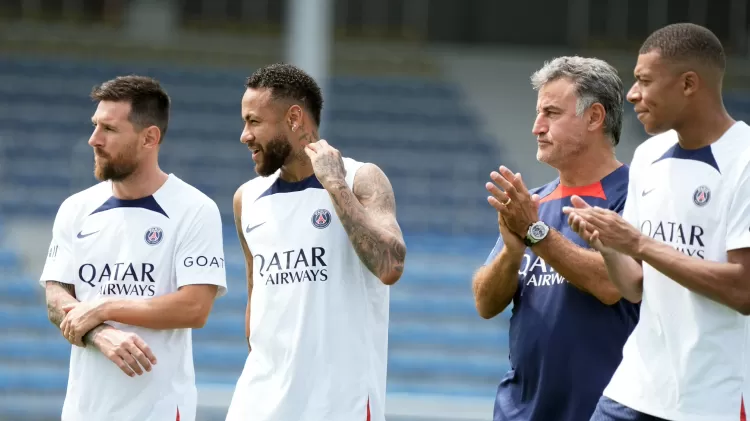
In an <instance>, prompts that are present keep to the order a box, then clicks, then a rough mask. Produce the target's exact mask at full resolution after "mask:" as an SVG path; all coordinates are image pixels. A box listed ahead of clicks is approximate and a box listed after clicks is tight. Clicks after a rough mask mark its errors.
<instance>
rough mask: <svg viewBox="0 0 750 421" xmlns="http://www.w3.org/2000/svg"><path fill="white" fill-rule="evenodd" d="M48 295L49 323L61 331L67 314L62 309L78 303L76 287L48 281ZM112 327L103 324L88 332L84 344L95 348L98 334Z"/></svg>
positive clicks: (84, 337)
mask: <svg viewBox="0 0 750 421" xmlns="http://www.w3.org/2000/svg"><path fill="white" fill-rule="evenodd" d="M46 295H47V316H48V317H49V321H50V322H52V324H53V325H55V327H57V328H58V329H59V328H60V323H62V321H63V319H64V318H65V312H64V311H63V309H62V308H63V306H65V305H67V304H70V303H75V302H77V301H78V300H77V299H76V288H75V285H71V284H66V283H63V282H54V281H47V290H46ZM110 327H111V326H109V325H107V324H105V323H102V324H100V325H99V326H97V327H95V328H93V329H91V330H90V331H88V333H86V334H85V335H83V343H85V344H86V345H91V346H94V337H95V336H96V334H97V333H99V332H101V331H102V330H104V329H108V328H110Z"/></svg>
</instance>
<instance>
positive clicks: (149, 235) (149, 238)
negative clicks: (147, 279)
mask: <svg viewBox="0 0 750 421" xmlns="http://www.w3.org/2000/svg"><path fill="white" fill-rule="evenodd" d="M162 238H164V232H163V231H162V230H161V228H159V227H152V228H149V229H148V230H147V231H146V235H145V236H144V239H145V240H146V244H148V245H151V246H155V245H157V244H159V243H161V240H162Z"/></svg>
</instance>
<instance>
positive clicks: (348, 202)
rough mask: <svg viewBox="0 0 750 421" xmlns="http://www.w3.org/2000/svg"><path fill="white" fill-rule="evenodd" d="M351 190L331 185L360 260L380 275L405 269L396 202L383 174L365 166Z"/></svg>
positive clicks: (337, 211) (399, 273)
mask: <svg viewBox="0 0 750 421" xmlns="http://www.w3.org/2000/svg"><path fill="white" fill-rule="evenodd" d="M357 176H358V178H357V182H356V183H355V185H354V191H352V190H351V189H349V186H347V185H346V183H343V184H339V185H337V186H335V188H333V189H332V190H333V191H332V192H331V196H332V199H333V204H334V207H335V209H336V214H337V215H338V217H339V219H340V220H341V223H342V225H343V226H344V229H345V230H346V233H347V234H348V235H349V239H350V240H351V243H352V246H353V247H354V250H355V251H356V252H357V255H358V256H359V258H360V260H362V263H364V265H365V266H366V267H367V268H368V269H369V270H370V271H371V272H372V273H373V274H375V275H376V276H378V277H379V278H381V279H382V278H383V277H384V276H387V275H388V274H392V273H393V272H396V273H397V274H398V275H399V276H400V275H401V273H403V271H404V260H405V258H406V246H405V245H404V240H403V236H402V234H401V229H400V228H399V226H398V223H397V222H396V201H395V198H394V196H393V190H392V189H391V185H390V183H389V182H388V179H387V178H386V176H385V174H383V172H382V171H381V170H380V169H379V168H377V167H376V166H374V165H366V166H365V167H362V169H360V171H359V173H358V174H357Z"/></svg>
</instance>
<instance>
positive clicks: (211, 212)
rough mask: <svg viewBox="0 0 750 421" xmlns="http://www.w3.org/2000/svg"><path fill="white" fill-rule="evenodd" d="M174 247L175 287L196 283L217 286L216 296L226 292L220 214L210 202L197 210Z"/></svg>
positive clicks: (214, 204)
mask: <svg viewBox="0 0 750 421" xmlns="http://www.w3.org/2000/svg"><path fill="white" fill-rule="evenodd" d="M184 229H185V231H186V232H185V233H184V234H183V238H182V241H181V242H180V244H179V245H178V246H177V253H176V259H175V263H176V266H177V270H176V272H177V273H176V275H177V287H178V288H180V287H183V286H185V285H196V284H210V285H218V286H219V290H218V293H217V296H222V295H224V294H225V293H226V290H227V281H226V270H225V265H224V238H223V233H222V224H221V213H220V212H219V208H218V207H217V206H216V203H214V202H213V201H210V202H207V203H205V204H204V205H203V206H201V207H200V209H198V212H197V213H196V216H195V218H193V221H192V223H190V224H188V225H185V226H184Z"/></svg>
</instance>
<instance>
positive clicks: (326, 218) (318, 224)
mask: <svg viewBox="0 0 750 421" xmlns="http://www.w3.org/2000/svg"><path fill="white" fill-rule="evenodd" d="M312 224H313V226H314V227H315V228H318V229H323V228H325V227H327V226H328V225H330V224H331V212H328V211H327V210H325V209H318V210H316V211H315V212H314V213H313V216H312Z"/></svg>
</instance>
